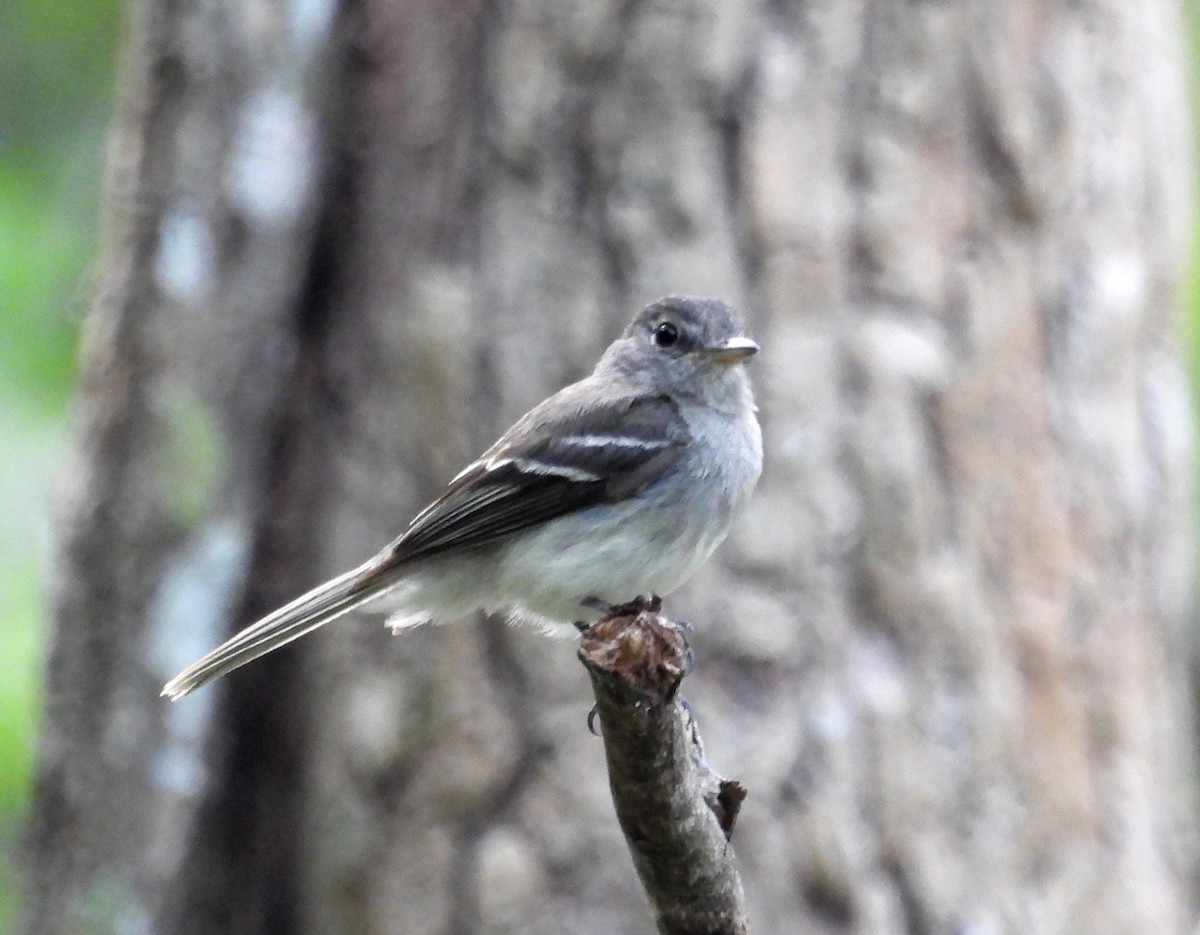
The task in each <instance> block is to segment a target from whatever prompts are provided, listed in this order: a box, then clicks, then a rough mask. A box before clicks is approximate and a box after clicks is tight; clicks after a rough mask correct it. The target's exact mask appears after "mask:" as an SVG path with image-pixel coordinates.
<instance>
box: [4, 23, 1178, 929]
mask: <svg viewBox="0 0 1200 935" xmlns="http://www.w3.org/2000/svg"><path fill="white" fill-rule="evenodd" d="M1179 14H1180V11H1179V8H1178V5H1177V4H1176V3H1174V2H1169V0H1145V2H1141V3H1126V2H1118V0H1093V2H1089V3H1065V2H1061V3H1045V2H1034V0H1002V2H983V0H945V2H920V3H907V4H893V3H879V2H871V0H810V2H804V3H800V2H795V3H792V2H776V3H769V4H768V3H744V4H739V3H721V2H718V0H685V2H682V3H679V2H667V0H636V2H615V0H614V2H607V0H587V2H565V3H553V4H547V3H542V2H537V0H511V2H506V3H496V4H483V3H470V2H468V3H463V4H447V5H442V4H435V3H428V2H421V0H390V2H383V0H352V2H347V3H346V5H345V6H344V7H343V8H341V9H335V8H334V7H333V6H332V5H328V4H325V3H323V2H321V0H313V2H305V3H299V2H297V3H294V4H290V5H285V4H283V3H279V2H273V0H242V2H238V3H233V2H226V0H157V2H151V0H143V3H142V5H141V6H140V7H139V8H138V10H137V13H136V15H135V17H134V19H135V22H134V26H133V29H132V30H131V38H130V41H129V43H128V48H127V50H126V57H125V60H126V67H125V72H126V75H125V80H124V104H123V111H122V117H121V122H120V126H119V128H118V131H117V139H116V146H115V148H114V154H113V166H114V177H113V183H112V192H113V198H112V210H111V217H110V221H109V224H108V248H107V251H106V254H105V257H104V258H103V260H102V262H101V265H100V273H99V286H98V289H97V297H96V301H95V303H94V305H93V309H92V312H91V315H90V319H89V323H88V328H87V331H88V334H87V338H86V342H85V349H84V362H83V376H82V381H81V387H80V394H79V403H78V414H77V426H78V428H77V433H76V434H77V446H76V456H75V459H74V461H73V464H72V465H71V466H70V469H69V471H68V472H67V475H66V478H65V483H64V493H63V497H62V502H63V507H62V518H61V526H60V528H61V530H62V543H63V545H62V550H61V560H60V564H59V575H58V580H57V585H56V593H55V607H56V619H57V631H56V636H55V642H54V646H53V649H52V654H51V658H50V666H49V681H48V693H47V713H46V725H45V731H44V738H43V744H42V753H41V769H40V776H39V788H38V798H37V806H36V814H35V820H34V824H33V827H32V829H31V834H30V851H29V861H28V862H29V866H30V871H31V892H30V896H31V898H30V902H29V910H28V914H27V920H26V930H27V931H28V932H30V933H51V932H53V933H59V932H75V931H117V930H121V931H130V930H138V931H140V930H145V927H146V926H149V927H150V929H151V930H156V931H163V932H172V933H176V932H187V933H192V932H194V933H218V932H219V933H230V932H233V933H260V932H261V933H267V932H270V933H272V935H287V933H290V932H322V933H325V932H344V933H357V932H396V933H407V932H457V933H465V932H472V933H475V932H480V933H486V932H494V933H499V932H522V933H528V935H537V933H551V932H553V933H561V932H565V931H570V932H588V933H592V932H595V933H617V932H640V931H647V930H648V929H649V927H650V926H651V924H652V923H651V920H650V917H649V914H648V912H647V910H646V907H645V904H644V901H643V898H642V895H641V893H640V891H639V887H638V884H637V880H636V877H635V875H634V873H633V870H632V868H631V866H630V863H629V859H628V856H627V854H626V853H625V852H624V845H623V842H622V839H621V835H620V832H619V830H618V829H617V826H616V822H615V821H614V818H613V814H612V806H611V803H610V802H609V799H608V794H607V791H606V784H605V778H604V764H603V754H602V751H601V749H600V744H599V743H598V742H597V741H595V739H594V738H592V737H590V736H589V734H588V733H587V731H586V729H585V727H584V715H585V713H586V711H587V708H588V705H589V703H590V701H589V693H588V689H587V683H586V678H585V677H584V674H583V672H582V671H581V670H580V667H579V666H578V664H577V663H576V662H575V660H574V659H573V658H572V656H573V652H572V647H571V645H570V644H569V643H563V642H554V641H548V640H544V639H542V638H541V637H539V636H538V635H537V634H533V633H529V632H526V631H521V630H512V629H507V628H504V627H501V626H498V625H495V624H494V623H492V622H488V621H468V622H465V623H461V624H457V625H454V626H450V627H445V628H440V629H428V630H425V631H418V632H414V633H408V634H405V635H404V636H403V637H401V638H396V639H393V638H391V637H390V636H389V635H388V634H387V633H386V631H385V630H384V629H383V628H382V627H381V626H380V625H379V623H378V621H377V620H373V619H371V618H363V617H357V618H353V619H347V620H346V621H344V622H342V623H341V624H339V625H338V626H337V627H335V628H331V629H330V630H329V632H326V633H321V634H319V635H317V636H314V637H312V638H310V639H308V640H306V641H303V642H302V643H300V644H297V645H295V646H293V647H289V648H288V649H286V650H283V651H281V652H279V653H278V654H276V656H275V657H274V658H269V659H265V660H262V661H260V662H258V663H255V664H254V665H253V666H251V667H247V668H246V669H244V670H242V671H240V672H238V673H236V674H234V675H233V676H231V677H230V678H228V679H226V680H225V681H224V684H220V685H218V686H215V687H214V688H213V689H211V690H206V691H204V692H201V693H198V694H197V695H196V696H195V697H190V698H188V699H185V700H184V701H183V702H181V703H179V704H176V705H168V704H166V703H165V702H163V701H161V700H160V699H159V698H158V690H159V688H160V686H161V684H162V683H163V682H164V681H165V680H166V678H167V677H169V676H170V675H171V674H173V673H174V672H175V671H176V670H177V669H178V668H179V667H180V665H181V664H183V663H185V662H187V661H188V660H189V659H190V658H192V657H193V656H195V655H196V654H198V652H200V651H202V650H204V649H207V648H209V647H210V646H211V645H213V644H214V643H215V642H216V641H217V640H218V638H219V636H220V635H221V634H223V633H226V632H228V631H230V630H232V629H234V628H235V627H237V626H238V625H240V624H242V623H245V622H246V621H247V620H248V619H249V618H251V617H252V616H253V615H254V614H255V613H257V612H259V611H261V610H263V609H265V608H266V607H268V606H270V605H272V604H274V603H276V602H277V601H280V600H282V599H285V598H287V597H288V596H290V595H292V594H295V593H297V592H298V591H299V590H301V589H303V588H304V587H306V586H308V585H311V584H313V583H315V582H316V581H318V580H320V579H321V578H322V577H323V576H326V575H328V574H332V573H334V572H336V571H339V570H342V569H343V568H345V567H348V566H349V565H350V564H351V563H353V562H356V561H358V560H360V559H362V558H363V557H365V556H366V555H368V554H370V552H371V551H372V550H374V549H375V548H377V547H378V546H379V545H381V544H382V543H383V542H385V541H386V540H387V539H388V538H390V537H391V536H392V535H394V534H395V533H396V532H397V531H398V529H399V528H400V527H401V526H402V525H403V523H404V522H405V521H406V520H407V519H408V517H409V516H410V515H411V514H412V512H414V511H415V510H416V509H417V508H419V507H420V506H421V505H422V503H423V502H424V500H425V499H426V498H427V497H428V496H429V495H430V494H431V493H432V492H433V491H434V490H436V488H437V487H438V485H439V484H440V483H442V482H444V481H445V480H446V479H447V478H448V477H450V476H451V475H453V474H454V473H455V472H456V471H457V470H458V468H459V467H461V465H462V464H463V463H465V461H466V460H467V459H468V458H470V457H471V456H473V455H474V454H475V453H477V452H478V451H479V450H480V449H481V448H482V447H483V446H484V445H485V444H487V443H488V442H489V441H490V440H491V439H492V438H493V437H494V435H495V434H496V433H497V432H498V431H499V430H500V429H502V428H503V427H504V426H505V425H506V424H507V423H508V422H509V421H510V420H511V419H512V418H514V417H515V416H517V415H518V414H520V413H521V412H522V411H523V410H524V409H525V408H527V407H528V406H529V405H530V404H532V403H533V402H535V401H537V400H538V399H540V398H541V397H543V396H544V395H545V394H547V393H548V392H550V391H551V390H553V389H555V388H557V387H558V386H560V385H561V384H562V383H564V382H565V381H567V380H569V379H571V378H574V377H576V376H578V375H580V374H581V373H582V372H584V370H585V369H586V368H587V367H589V366H590V364H591V362H592V361H593V360H594V358H595V356H596V355H597V353H598V352H599V350H600V349H601V348H602V347H603V346H604V345H605V344H606V343H607V341H608V340H609V339H611V337H612V336H613V334H614V333H615V332H616V331H617V330H618V329H619V328H620V326H621V325H622V324H623V323H624V321H625V320H626V319H627V318H628V316H630V315H631V314H632V313H633V312H634V311H635V310H636V308H638V307H640V306H641V305H643V304H644V303H645V302H647V301H650V300H652V299H654V298H656V297H658V296H659V295H661V294H663V293H666V292H692V293H710V294H718V295H721V296H724V297H725V298H727V299H729V300H731V301H733V302H734V303H736V304H738V305H739V306H741V307H742V308H743V309H745V310H746V312H747V313H748V315H749V318H750V320H751V322H752V325H753V330H754V333H755V335H756V337H757V338H758V339H759V340H760V342H761V343H762V344H763V347H764V353H763V354H762V355H760V359H757V360H756V361H755V362H754V364H753V367H754V372H755V375H756V378H757V382H758V386H759V390H760V402H761V406H762V416H763V422H764V427H765V435H766V445H767V465H766V471H765V473H764V478H763V482H762V485H761V487H760V491H759V494H758V496H757V497H756V499H755V501H754V503H753V504H752V506H751V508H750V510H749V511H748V513H747V515H746V516H745V517H744V518H743V521H742V522H741V523H740V524H739V526H738V527H737V528H736V530H735V531H734V533H733V534H732V536H731V539H730V542H729V543H728V544H727V545H726V546H725V548H724V549H723V551H722V552H721V553H720V555H719V557H718V560H716V561H714V562H713V563H711V564H710V565H709V566H708V567H707V568H706V569H705V571H704V572H703V573H702V574H701V575H700V576H699V577H698V579H697V580H696V581H695V582H694V583H693V584H692V585H691V586H690V587H689V588H688V589H687V590H686V591H685V592H684V593H682V594H680V595H679V596H678V597H677V598H676V599H673V600H672V602H671V603H670V605H669V607H668V609H669V610H670V611H671V613H672V615H673V616H676V617H683V618H686V619H693V620H695V621H696V622H697V624H699V625H700V630H699V632H698V633H697V634H696V635H695V637H694V640H693V645H694V646H695V648H696V650H697V652H698V654H699V660H700V668H699V670H698V672H697V673H696V674H695V675H694V676H693V677H692V678H690V679H689V696H690V698H691V700H692V702H693V703H694V704H695V706H696V708H697V710H698V711H699V712H700V715H701V718H702V721H703V724H704V728H705V739H706V742H707V745H708V748H709V755H710V757H711V759H712V760H713V761H714V765H715V766H716V767H717V768H719V769H721V770H723V771H725V772H729V773H732V774H735V775H737V776H738V778H739V779H740V780H741V781H742V782H743V783H744V784H745V785H746V786H747V787H748V788H749V790H750V797H749V798H748V800H747V802H746V806H745V808H744V809H743V811H742V814H741V816H740V819H739V822H738V828H737V849H738V858H739V862H740V868H741V871H742V876H743V879H744V882H745V885H746V895H747V899H748V904H749V912H750V918H751V921H752V926H753V931H754V932H755V933H756V935H763V933H774V932H778V933H784V932H788V933H791V932H796V931H811V932H817V933H826V932H828V933H834V932H838V933H841V932H853V933H869V932H870V933H873V932H919V933H925V932H928V933H934V932H938V933H940V932H957V931H969V932H974V933H980V932H984V933H990V932H1014V933H1016V932H1019V933H1023V935H1024V933H1077V932H1089V933H1125V932H1139V933H1140V932H1155V933H1160V932H1162V933H1184V932H1191V929H1192V926H1193V924H1194V922H1195V916H1196V898H1195V895H1194V882H1195V878H1196V837H1195V832H1196V823H1195V818H1194V808H1193V805H1194V798H1193V793H1192V780H1191V774H1192V769H1193V757H1192V754H1193V749H1192V740H1191V730H1192V716H1191V712H1190V705H1189V698H1188V695H1187V690H1186V684H1185V678H1184V659H1185V656H1186V648H1187V647H1186V642H1185V639H1184V631H1183V627H1184V618H1185V608H1186V600H1187V577H1188V570H1189V569H1188V560H1189V558H1190V554H1191V548H1192V547H1191V538H1190V525H1191V517H1190V511H1189V498H1188V475H1189V463H1190V457H1191V439H1190V425H1191V421H1190V420H1191V414H1190V411H1189V397H1188V392H1187V387H1186V382H1185V377H1184V372H1183V366H1182V360H1181V353H1180V347H1179V338H1178V335H1177V325H1178V318H1179V314H1178V312H1179V296H1178V287H1179V277H1180V269H1181V267H1182V265H1183V258H1184V252H1185V250H1186V246H1187V239H1188V238H1187V230H1188V223H1189V217H1188V210H1187V207H1188V204H1189V203H1190V192H1189V189H1188V181H1189V177H1190V174H1189V173H1190V166H1189V160H1188V153H1187V145H1186V126H1185V113H1186V107H1185V104H1184V101H1183V79H1182V55H1181V49H1180V38H1181V36H1182V34H1183V30H1182V28H1181V24H1180V15H1179ZM709 622H711V624H712V625H711V626H706V624H708V623H709Z"/></svg>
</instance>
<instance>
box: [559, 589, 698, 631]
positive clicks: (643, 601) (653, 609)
mask: <svg viewBox="0 0 1200 935" xmlns="http://www.w3.org/2000/svg"><path fill="white" fill-rule="evenodd" d="M579 604H580V606H582V607H586V608H588V610H594V611H597V612H598V613H599V614H600V615H601V616H602V617H625V616H630V617H632V616H636V615H637V614H641V613H651V614H656V613H658V612H659V610H661V609H662V598H661V597H659V596H658V595H657V594H639V595H638V596H637V597H635V598H634V599H633V600H631V601H628V602H626V603H624V604H610V603H609V602H608V601H606V600H604V599H603V598H599V597H594V596H588V597H585V598H584V599H583V600H581V601H580V602H579ZM575 626H576V627H579V629H581V630H586V629H587V626H580V624H578V623H576V624H575ZM690 627H691V624H687V625H686V626H685V629H689V628H690Z"/></svg>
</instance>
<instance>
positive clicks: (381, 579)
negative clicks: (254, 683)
mask: <svg viewBox="0 0 1200 935" xmlns="http://www.w3.org/2000/svg"><path fill="white" fill-rule="evenodd" d="M382 570H383V569H381V568H380V567H379V566H378V565H377V564H376V563H375V562H374V561H372V562H368V563H367V564H366V565H363V566H361V567H359V568H355V569H354V570H353V571H348V572H346V573H345V574H344V575H340V576H338V577H337V578H334V579H333V580H332V581H327V582H325V583H324V584H322V585H320V586H319V587H315V588H313V589H312V590H311V591H309V592H308V593H306V594H302V595H301V596H300V597H298V598H296V599H295V600H294V601H292V602H291V603H289V604H285V605H284V606H283V607H280V608H279V609H278V610H276V611H273V612H271V613H269V614H267V616H265V617H263V618H262V619H261V620H259V621H257V622H255V623H252V624H250V626H248V627H246V629H244V630H242V631H241V632H240V633H238V634H237V635H235V636H232V637H230V638H229V639H228V640H226V641H225V642H224V643H222V644H221V645H220V646H218V647H217V648H216V649H214V650H213V651H212V652H210V653H209V654H208V655H206V656H204V657H203V658H201V659H198V660H197V661H196V662H194V663H192V664H191V665H190V666H188V667H187V668H186V669H184V670H183V671H182V672H180V673H179V674H178V675H177V676H175V678H173V679H171V681H169V682H167V684H166V685H165V686H164V687H163V690H162V694H163V695H164V696H165V697H167V698H170V699H171V700H172V701H177V700H178V699H180V698H182V697H183V696H184V695H186V694H188V693H189V692H191V691H195V690H196V689H197V688H199V687H200V686H201V685H204V684H206V683H208V682H211V681H212V680H213V679H216V678H220V677H221V676H222V675H225V674H226V673H228V672H232V671H233V670H234V669H236V668H238V667H239V666H244V665H245V664H246V663H247V662H250V661H251V660H252V659H257V658H258V657H259V656H262V655H265V654H266V653H269V652H270V651H271V650H273V649H277V648H278V647H280V646H283V645H284V644H285V643H290V642H291V641H292V640H294V639H299V638H300V637H301V636H304V634H306V633H311V632H312V631H313V630H315V629H317V627H320V626H323V625H324V624H326V623H329V621H331V620H336V619H337V618H338V617H340V616H342V614H345V613H348V612H349V611H351V610H353V609H354V608H355V607H358V606H359V605H360V604H364V603H366V602H367V601H369V600H371V599H372V598H374V597H377V596H379V594H380V593H382V592H383V591H386V590H387V589H388V588H390V587H391V586H392V585H393V584H394V583H395V577H394V576H392V575H386V574H380V573H379V572H381V571H382Z"/></svg>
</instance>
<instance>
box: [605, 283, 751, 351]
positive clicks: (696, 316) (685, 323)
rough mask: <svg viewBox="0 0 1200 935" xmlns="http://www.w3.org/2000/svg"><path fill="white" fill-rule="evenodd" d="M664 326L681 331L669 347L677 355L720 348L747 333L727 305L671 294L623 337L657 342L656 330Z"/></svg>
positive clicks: (650, 308) (644, 311)
mask: <svg viewBox="0 0 1200 935" xmlns="http://www.w3.org/2000/svg"><path fill="white" fill-rule="evenodd" d="M663 324H670V325H672V326H674V327H675V328H676V329H678V338H677V340H676V341H675V342H673V344H672V345H671V346H670V349H671V350H673V352H674V353H676V354H686V353H688V352H689V351H695V350H699V349H701V348H714V347H718V346H720V345H721V344H722V343H723V342H725V341H727V340H728V339H729V338H734V337H738V336H740V335H742V334H743V333H744V326H743V324H742V318H741V316H740V315H738V313H737V311H735V310H734V308H733V306H732V305H730V304H729V303H728V302H725V301H722V300H721V299H708V298H697V297H695V296H689V295H668V296H665V297H663V298H661V299H659V300H658V301H657V302H653V303H651V304H650V305H647V306H646V307H645V308H644V309H642V310H641V311H640V312H639V313H638V314H637V316H636V317H635V318H634V319H633V321H632V322H630V323H629V327H627V328H626V329H625V334H624V335H623V337H626V338H635V339H637V338H649V339H650V340H651V341H654V338H655V332H656V329H658V328H659V327H660V326H661V325H663ZM655 343H656V344H657V343H659V342H655ZM659 346H660V347H661V346H662V345H661V344H659ZM664 349H667V348H664Z"/></svg>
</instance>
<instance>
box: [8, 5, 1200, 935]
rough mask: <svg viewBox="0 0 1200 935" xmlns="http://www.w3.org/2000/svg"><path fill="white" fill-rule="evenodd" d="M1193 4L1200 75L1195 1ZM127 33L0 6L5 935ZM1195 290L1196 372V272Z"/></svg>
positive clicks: (57, 11)
mask: <svg viewBox="0 0 1200 935" xmlns="http://www.w3.org/2000/svg"><path fill="white" fill-rule="evenodd" d="M1188 6H1189V15H1190V17H1191V34H1192V43H1191V47H1192V51H1193V66H1192V68H1193V73H1196V72H1197V71H1198V70H1200V65H1198V64H1196V63H1200V41H1198V37H1200V28H1198V26H1197V23H1198V22H1200V11H1198V10H1197V9H1196V7H1197V6H1200V4H1197V3H1196V2H1194V0H1189V3H1188ZM121 29H122V10H121V5H120V4H119V3H118V2H117V0H88V2H86V3H78V2H69V0H6V2H5V3H4V4H3V5H0V335H2V338H0V425H2V426H3V432H4V439H5V446H4V456H3V458H0V511H2V514H0V634H2V635H3V639H2V643H0V645H3V652H2V653H0V931H8V930H10V929H11V927H12V923H13V918H14V914H15V909H16V905H15V901H16V867H15V865H14V864H15V855H16V854H17V848H16V846H15V845H16V842H17V839H18V837H19V834H20V829H21V825H22V820H23V817H24V815H25V812H26V810H27V807H28V804H29V796H30V786H31V778H32V770H33V763H34V747H35V741H36V737H35V735H36V727H37V723H38V720H39V705H40V692H39V677H40V673H41V670H42V667H43V652H44V648H45V646H46V643H47V640H46V637H47V632H46V619H45V618H46V615H45V611H44V608H45V606H46V597H47V595H46V594H45V592H44V587H45V586H44V582H45V581H46V580H47V571H48V567H49V562H50V559H51V554H52V549H51V532H52V518H53V514H54V485H55V482H56V478H57V475H58V473H59V465H60V463H61V461H62V458H63V454H64V450H65V441H66V437H67V425H68V421H69V418H70V394H71V386H72V378H73V362H74V357H75V350H76V341H77V330H78V324H79V321H80V317H81V315H82V312H83V310H84V308H85V305H86V302H87V299H88V294H89V266H90V264H91V262H92V260H93V257H94V253H95V250H96V246H97V240H98V229H99V228H98V225H99V211H100V207H101V187H102V182H103V163H104V149H105V136H106V130H107V126H108V123H109V120H110V117H111V114H112V109H113V90H114V86H115V81H116V78H115V76H116V57H117V50H118V46H119V41H120V34H121ZM1197 97H1200V95H1194V97H1193V100H1195V99H1196V98H1197ZM1193 109H1194V110H1195V105H1193ZM1194 122H1195V123H1196V124H1200V120H1195V121H1194ZM1197 247H1198V250H1197V252H1198V253H1200V237H1198V238H1197ZM1194 266H1195V264H1194ZM1191 283H1192V285H1191V297H1192V298H1191V309H1192V311H1191V314H1190V316H1189V328H1190V335H1191V346H1192V357H1193V370H1195V366H1196V364H1197V363H1198V362H1200V324H1197V319H1198V317H1200V276H1198V275H1197V274H1196V272H1195V269H1193V274H1192V277H1191Z"/></svg>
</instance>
